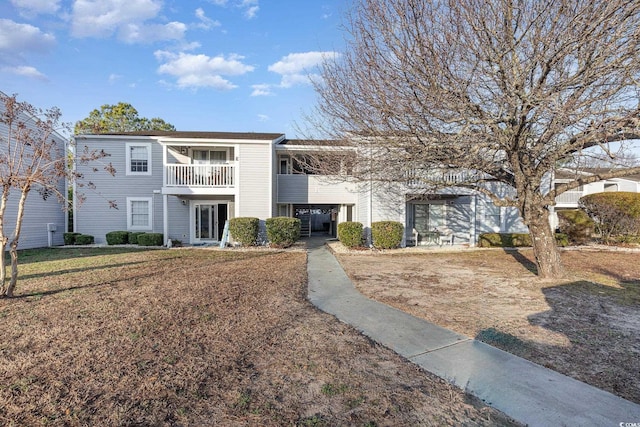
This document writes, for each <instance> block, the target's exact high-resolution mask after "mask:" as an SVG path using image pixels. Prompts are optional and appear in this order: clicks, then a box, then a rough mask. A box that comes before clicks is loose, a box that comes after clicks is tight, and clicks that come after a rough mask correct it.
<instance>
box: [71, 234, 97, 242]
mask: <svg viewBox="0 0 640 427" xmlns="http://www.w3.org/2000/svg"><path fill="white" fill-rule="evenodd" d="M93 242H94V238H93V236H91V235H89V234H79V235H77V236H76V239H75V242H74V243H75V244H76V245H91V244H93Z"/></svg>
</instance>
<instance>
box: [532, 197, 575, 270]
mask: <svg viewBox="0 0 640 427" xmlns="http://www.w3.org/2000/svg"><path fill="white" fill-rule="evenodd" d="M523 216H524V219H525V223H526V224H527V225H528V226H529V233H530V235H531V243H532V244H533V254H534V256H535V257H536V265H537V267H538V276H539V277H540V278H543V279H553V278H561V277H564V275H565V271H564V267H563V266H562V260H561V259H560V251H558V246H557V244H556V237H555V233H554V232H553V230H551V225H550V224H549V211H548V210H547V209H546V208H544V207H531V206H530V207H529V209H528V210H527V212H526V214H525V215H523Z"/></svg>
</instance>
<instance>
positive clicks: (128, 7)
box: [71, 0, 186, 43]
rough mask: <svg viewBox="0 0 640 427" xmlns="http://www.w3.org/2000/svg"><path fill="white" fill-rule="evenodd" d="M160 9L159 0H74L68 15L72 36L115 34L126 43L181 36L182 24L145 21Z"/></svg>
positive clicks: (153, 16) (182, 34)
mask: <svg viewBox="0 0 640 427" xmlns="http://www.w3.org/2000/svg"><path fill="white" fill-rule="evenodd" d="M161 9H162V1H161V0H76V1H75V3H74V5H73V12H72V17H71V33H72V34H73V35H74V36H75V37H110V36H111V35H113V34H118V37H119V38H120V39H121V40H123V41H125V42H127V43H151V42H155V41H159V40H178V39H181V38H183V37H184V33H185V31H186V25H185V24H183V23H181V22H169V23H167V24H157V23H147V21H148V20H150V19H153V18H155V17H156V16H157V15H158V13H159V12H160V10H161Z"/></svg>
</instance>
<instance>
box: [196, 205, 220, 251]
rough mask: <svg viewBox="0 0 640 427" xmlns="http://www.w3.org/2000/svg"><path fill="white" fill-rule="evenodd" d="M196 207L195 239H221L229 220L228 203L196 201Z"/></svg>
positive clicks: (203, 240)
mask: <svg viewBox="0 0 640 427" xmlns="http://www.w3.org/2000/svg"><path fill="white" fill-rule="evenodd" d="M194 207H195V209H194V214H195V218H194V225H195V230H194V241H195V242H207V241H211V242H214V241H215V242H217V241H219V240H220V238H221V237H222V231H223V230H224V223H225V221H226V220H227V204H226V203H209V202H208V203H196V204H195V206H194Z"/></svg>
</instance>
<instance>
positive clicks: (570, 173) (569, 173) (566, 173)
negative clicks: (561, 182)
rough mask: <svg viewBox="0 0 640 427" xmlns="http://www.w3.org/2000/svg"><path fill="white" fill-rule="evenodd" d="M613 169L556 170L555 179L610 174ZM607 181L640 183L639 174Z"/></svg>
mask: <svg viewBox="0 0 640 427" xmlns="http://www.w3.org/2000/svg"><path fill="white" fill-rule="evenodd" d="M612 170H615V169H610V168H584V169H581V170H570V169H558V170H557V171H556V179H575V177H576V175H581V174H584V175H597V174H599V173H605V172H611V171H612ZM607 179H627V180H629V181H638V182H640V174H631V175H628V176H619V177H616V178H607Z"/></svg>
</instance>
